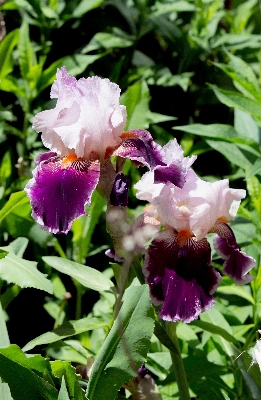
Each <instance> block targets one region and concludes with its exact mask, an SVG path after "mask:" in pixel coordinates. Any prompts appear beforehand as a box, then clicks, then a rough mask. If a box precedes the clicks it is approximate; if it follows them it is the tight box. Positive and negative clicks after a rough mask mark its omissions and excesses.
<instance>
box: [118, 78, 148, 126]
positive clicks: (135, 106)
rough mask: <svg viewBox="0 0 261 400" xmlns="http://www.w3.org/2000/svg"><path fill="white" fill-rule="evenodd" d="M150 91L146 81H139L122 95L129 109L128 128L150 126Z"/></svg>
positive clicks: (123, 102)
mask: <svg viewBox="0 0 261 400" xmlns="http://www.w3.org/2000/svg"><path fill="white" fill-rule="evenodd" d="M149 102H150V93H149V89H148V86H147V84H146V82H144V81H142V82H137V83H135V84H134V85H131V86H129V87H128V89H127V90H126V92H125V93H123V95H122V96H121V104H124V105H125V106H126V109H127V115H128V120H127V125H126V130H128V129H147V128H148V127H149V121H148V113H149V112H150V110H149Z"/></svg>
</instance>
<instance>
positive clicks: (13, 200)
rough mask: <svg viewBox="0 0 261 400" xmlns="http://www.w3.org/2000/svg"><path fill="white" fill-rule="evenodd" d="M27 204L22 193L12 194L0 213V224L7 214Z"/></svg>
mask: <svg viewBox="0 0 261 400" xmlns="http://www.w3.org/2000/svg"><path fill="white" fill-rule="evenodd" d="M28 203H29V199H28V197H27V195H26V193H25V192H24V191H21V192H16V193H12V194H11V196H10V198H9V200H8V202H7V203H6V204H5V205H4V207H3V208H2V210H1V211H0V223H1V222H2V221H3V219H4V218H5V217H6V216H7V215H8V214H10V213H11V212H12V211H14V209H15V208H17V207H19V206H21V205H23V204H28Z"/></svg>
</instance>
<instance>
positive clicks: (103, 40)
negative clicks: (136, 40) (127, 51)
mask: <svg viewBox="0 0 261 400" xmlns="http://www.w3.org/2000/svg"><path fill="white" fill-rule="evenodd" d="M92 42H94V43H93V45H95V42H96V43H97V44H98V46H99V47H98V48H100V47H103V48H105V49H113V48H125V47H130V46H132V44H133V42H132V41H131V40H127V39H126V38H124V37H119V36H116V35H115V34H112V33H108V32H98V33H96V34H95V35H94V36H93V38H92V40H91V42H90V43H89V45H91V44H92ZM96 47H97V45H96Z"/></svg>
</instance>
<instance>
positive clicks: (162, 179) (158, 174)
mask: <svg viewBox="0 0 261 400" xmlns="http://www.w3.org/2000/svg"><path fill="white" fill-rule="evenodd" d="M186 176H187V173H186V172H183V171H181V169H180V168H179V167H178V166H177V165H175V163H172V164H170V165H164V166H157V167H156V168H155V169H154V183H165V184H166V185H169V184H173V185H175V186H178V187H179V188H183V186H184V184H185V182H186Z"/></svg>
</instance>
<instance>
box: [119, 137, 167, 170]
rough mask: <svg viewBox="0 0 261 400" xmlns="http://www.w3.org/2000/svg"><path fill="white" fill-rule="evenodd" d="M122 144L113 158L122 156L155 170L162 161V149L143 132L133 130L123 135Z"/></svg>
mask: <svg viewBox="0 0 261 400" xmlns="http://www.w3.org/2000/svg"><path fill="white" fill-rule="evenodd" d="M121 138H122V143H121V144H120V146H119V147H118V148H117V149H116V150H114V151H113V153H112V155H113V156H120V157H123V158H129V159H130V160H132V161H136V162H137V163H138V164H142V165H145V166H146V167H148V168H149V169H150V170H153V169H154V168H155V167H156V166H157V165H165V164H164V162H163V161H162V154H161V151H162V148H161V146H159V145H158V144H156V143H155V142H154V141H153V138H152V136H151V134H150V133H149V132H148V131H143V130H138V129H136V130H131V131H128V132H124V133H123V134H122V135H121Z"/></svg>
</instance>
